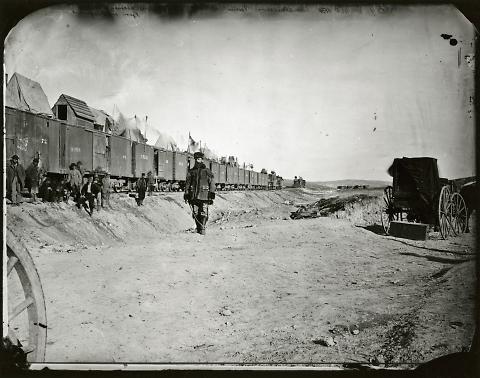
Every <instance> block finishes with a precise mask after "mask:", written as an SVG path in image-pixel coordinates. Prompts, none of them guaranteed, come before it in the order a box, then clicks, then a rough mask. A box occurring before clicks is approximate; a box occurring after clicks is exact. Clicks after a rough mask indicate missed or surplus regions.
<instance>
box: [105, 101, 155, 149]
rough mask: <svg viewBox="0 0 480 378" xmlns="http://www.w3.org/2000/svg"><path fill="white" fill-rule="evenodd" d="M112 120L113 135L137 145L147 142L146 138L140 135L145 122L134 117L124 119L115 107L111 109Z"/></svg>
mask: <svg viewBox="0 0 480 378" xmlns="http://www.w3.org/2000/svg"><path fill="white" fill-rule="evenodd" d="M112 118H113V120H114V127H113V130H114V134H115V135H120V136H123V137H125V138H128V139H130V140H133V141H135V142H139V143H146V142H147V138H145V136H144V135H143V133H142V129H143V130H145V126H146V121H143V120H141V119H140V118H138V117H137V116H136V115H135V116H133V117H130V118H127V117H125V116H124V115H123V113H122V112H121V111H120V110H119V109H118V107H117V106H115V107H114V109H113V116H112Z"/></svg>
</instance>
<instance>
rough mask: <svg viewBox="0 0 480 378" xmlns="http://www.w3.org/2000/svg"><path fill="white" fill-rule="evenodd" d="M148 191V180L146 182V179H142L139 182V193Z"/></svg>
mask: <svg viewBox="0 0 480 378" xmlns="http://www.w3.org/2000/svg"><path fill="white" fill-rule="evenodd" d="M145 190H147V180H145V177H140V178H139V179H138V181H137V192H139V193H140V192H142V191H143V192H145Z"/></svg>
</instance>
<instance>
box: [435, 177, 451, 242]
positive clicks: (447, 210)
mask: <svg viewBox="0 0 480 378" xmlns="http://www.w3.org/2000/svg"><path fill="white" fill-rule="evenodd" d="M450 197H451V191H450V188H449V187H448V186H444V187H443V188H442V190H441V191H440V197H439V199H438V225H439V227H440V234H441V235H442V238H443V239H447V238H448V235H449V234H450V230H452V228H453V226H452V210H451V208H452V203H451V201H450Z"/></svg>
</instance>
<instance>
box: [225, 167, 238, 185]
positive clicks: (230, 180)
mask: <svg viewBox="0 0 480 378" xmlns="http://www.w3.org/2000/svg"><path fill="white" fill-rule="evenodd" d="M226 167H227V176H226V184H227V186H228V188H229V189H231V188H233V187H234V186H235V167H234V166H233V165H230V164H227V165H226ZM237 175H238V173H237Z"/></svg>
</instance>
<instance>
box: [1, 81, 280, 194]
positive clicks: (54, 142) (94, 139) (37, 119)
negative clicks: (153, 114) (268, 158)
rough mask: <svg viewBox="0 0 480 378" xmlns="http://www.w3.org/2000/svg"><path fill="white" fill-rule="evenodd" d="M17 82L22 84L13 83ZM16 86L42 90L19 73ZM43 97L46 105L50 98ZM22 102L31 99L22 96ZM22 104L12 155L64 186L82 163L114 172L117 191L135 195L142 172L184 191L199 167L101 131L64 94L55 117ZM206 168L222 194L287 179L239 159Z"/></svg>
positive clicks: (180, 155)
mask: <svg viewBox="0 0 480 378" xmlns="http://www.w3.org/2000/svg"><path fill="white" fill-rule="evenodd" d="M14 78H15V79H16V81H17V82H16V83H13V84H11V81H12V80H13V79H14ZM25 80H28V81H30V83H28V82H27V84H29V85H22V81H25ZM11 81H10V82H9V83H8V84H9V85H11V86H12V85H14V84H15V85H16V88H15V90H16V91H17V92H18V93H20V92H21V91H22V90H25V89H26V88H34V87H35V84H37V85H38V87H40V85H39V84H38V83H36V82H34V81H31V80H30V79H27V78H25V77H22V76H21V75H19V74H17V73H16V74H14V77H12V79H11ZM32 83H33V84H32ZM7 89H8V88H7ZM40 90H41V87H40ZM8 92H9V91H8V90H7V96H8V94H9V93H8ZM42 92H43V90H42ZM43 96H44V97H45V100H46V96H45V94H43ZM30 97H32V96H30ZM37 97H41V96H37ZM19 98H27V99H28V98H29V96H28V95H27V96H24V95H23V96H22V94H21V93H20V95H19ZM14 100H15V99H14ZM17 100H18V99H17ZM18 102H19V101H16V102H15V101H10V102H9V101H6V106H5V126H6V139H5V143H6V145H5V147H6V153H7V156H12V155H14V154H16V155H18V156H19V157H20V161H21V162H23V163H24V164H29V163H30V162H31V161H32V160H33V158H35V157H37V158H39V159H40V161H41V164H42V168H43V170H44V171H45V172H46V173H47V176H48V177H49V178H50V179H51V180H55V181H57V182H59V183H60V182H62V181H63V180H64V179H65V178H66V175H67V173H68V167H69V165H70V164H71V163H76V162H78V161H81V162H82V165H83V168H84V169H85V173H87V174H93V173H98V174H100V175H102V174H105V173H107V172H108V173H109V174H110V176H111V178H112V181H113V183H114V186H115V187H116V188H117V189H122V188H123V189H128V190H129V189H131V188H132V185H134V183H135V182H136V181H137V179H138V178H139V177H140V176H141V174H142V173H145V174H146V173H148V172H152V175H153V176H154V178H155V182H156V189H157V190H184V188H185V178H186V173H187V170H188V168H189V167H191V166H192V165H193V164H194V160H193V152H182V151H175V150H169V149H164V148H159V147H156V146H152V145H149V144H147V143H142V142H139V141H134V140H132V139H129V138H126V137H124V136H120V135H115V134H114V133H108V132H104V131H102V130H98V129H96V128H95V127H94V119H95V118H94V115H93V113H92V112H91V111H90V112H89V111H88V110H94V109H92V108H89V107H88V105H87V104H86V103H85V102H83V101H81V100H78V99H75V98H73V97H70V96H66V95H61V96H60V98H59V100H58V101H57V103H56V104H55V105H54V107H53V108H52V110H53V112H51V113H50V114H49V115H44V114H39V113H35V112H32V111H29V110H30V109H31V108H32V107H31V106H30V107H28V109H22V107H23V108H25V106H22V104H20V105H19V106H15V104H16V103H18ZM47 103H48V101H47ZM48 106H49V105H48ZM44 113H46V111H45V112H44ZM69 113H71V114H69ZM89 114H90V115H89ZM90 121H91V122H90ZM205 164H206V165H207V167H209V168H210V169H211V171H212V172H213V174H214V175H215V182H216V187H217V189H218V190H231V189H281V188H282V186H283V184H282V183H283V179H282V177H281V176H278V175H277V174H276V173H275V172H274V171H271V173H268V172H267V171H266V170H265V169H262V170H261V171H260V172H256V171H253V170H251V169H248V168H249V167H248V166H245V164H243V166H240V165H239V164H238V163H237V162H236V161H235V159H230V158H229V159H228V161H227V160H226V159H224V158H223V159H221V160H220V161H219V160H213V159H208V158H207V159H205Z"/></svg>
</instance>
